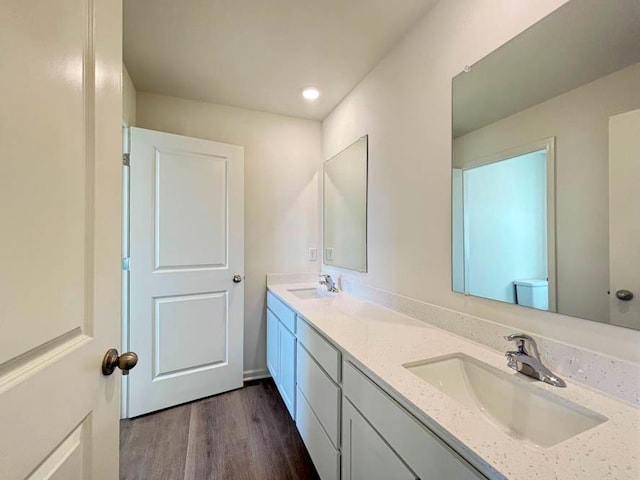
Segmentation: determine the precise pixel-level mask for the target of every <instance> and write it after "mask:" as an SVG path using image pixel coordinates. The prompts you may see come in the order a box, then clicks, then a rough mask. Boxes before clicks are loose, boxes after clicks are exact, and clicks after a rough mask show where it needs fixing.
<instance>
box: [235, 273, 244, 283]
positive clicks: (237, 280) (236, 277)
mask: <svg viewBox="0 0 640 480" xmlns="http://www.w3.org/2000/svg"><path fill="white" fill-rule="evenodd" d="M241 281H242V275H234V276H233V283H240V282H241Z"/></svg>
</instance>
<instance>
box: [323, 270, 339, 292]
mask: <svg viewBox="0 0 640 480" xmlns="http://www.w3.org/2000/svg"><path fill="white" fill-rule="evenodd" d="M320 285H324V286H325V287H327V290H328V291H329V292H331V293H338V288H337V287H336V284H335V283H334V282H333V278H331V275H327V274H323V275H320Z"/></svg>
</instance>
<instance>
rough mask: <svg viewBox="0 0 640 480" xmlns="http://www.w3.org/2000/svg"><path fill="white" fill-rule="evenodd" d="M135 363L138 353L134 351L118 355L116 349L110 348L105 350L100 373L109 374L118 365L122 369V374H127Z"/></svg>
mask: <svg viewBox="0 0 640 480" xmlns="http://www.w3.org/2000/svg"><path fill="white" fill-rule="evenodd" d="M137 363H138V355H136V354H135V353H133V352H126V353H123V354H122V355H118V350H116V349H115V348H111V349H109V350H107V353H106V354H105V356H104V358H103V359H102V374H103V375H111V374H112V373H113V371H114V370H115V369H116V367H118V368H119V369H120V370H122V374H123V375H129V370H131V369H132V368H133V367H135V366H136V364H137Z"/></svg>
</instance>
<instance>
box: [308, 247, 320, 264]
mask: <svg viewBox="0 0 640 480" xmlns="http://www.w3.org/2000/svg"><path fill="white" fill-rule="evenodd" d="M309 261H310V262H316V261H318V249H317V248H310V249H309Z"/></svg>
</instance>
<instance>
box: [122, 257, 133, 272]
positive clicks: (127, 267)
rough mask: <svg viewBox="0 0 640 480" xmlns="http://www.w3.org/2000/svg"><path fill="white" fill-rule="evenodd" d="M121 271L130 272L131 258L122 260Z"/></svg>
mask: <svg viewBox="0 0 640 480" xmlns="http://www.w3.org/2000/svg"><path fill="white" fill-rule="evenodd" d="M122 270H124V271H125V272H128V271H129V270H131V258H129V257H124V258H123V259H122Z"/></svg>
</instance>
